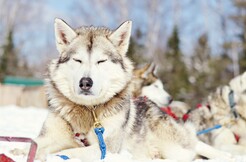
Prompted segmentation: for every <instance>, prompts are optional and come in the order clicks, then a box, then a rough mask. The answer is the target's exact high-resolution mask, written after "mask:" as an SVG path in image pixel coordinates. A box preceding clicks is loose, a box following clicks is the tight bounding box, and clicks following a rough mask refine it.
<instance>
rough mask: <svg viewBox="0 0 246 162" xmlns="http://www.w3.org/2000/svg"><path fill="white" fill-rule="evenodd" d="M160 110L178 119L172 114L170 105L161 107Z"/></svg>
mask: <svg viewBox="0 0 246 162" xmlns="http://www.w3.org/2000/svg"><path fill="white" fill-rule="evenodd" d="M161 110H162V111H163V112H165V113H167V114H168V115H169V116H171V117H172V118H173V119H175V120H178V119H179V118H178V117H177V116H176V115H175V114H174V112H173V111H172V109H171V107H169V106H168V107H162V108H161Z"/></svg>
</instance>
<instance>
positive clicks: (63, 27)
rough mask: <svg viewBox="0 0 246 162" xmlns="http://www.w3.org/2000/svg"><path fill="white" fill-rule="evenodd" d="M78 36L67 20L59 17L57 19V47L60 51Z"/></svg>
mask: <svg viewBox="0 0 246 162" xmlns="http://www.w3.org/2000/svg"><path fill="white" fill-rule="evenodd" d="M76 36H77V34H76V32H75V31H74V30H73V29H72V28H71V27H70V26H69V25H68V24H67V23H66V22H65V21H63V20H61V19H58V18H56V19H55V38H56V48H57V50H58V51H59V52H60V53H62V52H63V51H64V49H65V48H66V47H67V45H69V44H70V43H71V41H72V40H73V39H74V38H75V37H76Z"/></svg>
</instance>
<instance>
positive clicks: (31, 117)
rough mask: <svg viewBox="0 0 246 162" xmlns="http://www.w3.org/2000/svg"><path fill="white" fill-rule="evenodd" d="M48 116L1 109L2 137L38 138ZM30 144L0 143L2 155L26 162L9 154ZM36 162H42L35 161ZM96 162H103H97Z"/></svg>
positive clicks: (238, 161)
mask: <svg viewBox="0 0 246 162" xmlns="http://www.w3.org/2000/svg"><path fill="white" fill-rule="evenodd" d="M47 114H48V111H47V109H42V108H35V107H28V108H19V107H17V106H15V105H10V106H2V107H0V136H13V137H29V138H35V137H37V136H38V134H39V131H40V129H41V127H42V124H43V122H44V120H45V118H46V116H47ZM29 145H30V143H22V142H3V141H0V153H4V154H5V155H7V156H8V157H11V158H12V159H13V160H15V161H16V162H26V157H24V156H14V155H12V154H10V153H9V151H10V150H13V149H14V148H25V147H28V146H29ZM64 161H65V162H81V161H80V160H79V159H69V160H63V159H61V158H60V157H58V156H56V155H48V157H47V162H64ZM103 161H104V162H116V161H117V162H140V161H137V160H133V159H132V156H131V154H130V153H128V152H127V151H123V152H122V153H121V154H111V153H107V156H106V159H105V160H103ZM160 161H165V162H173V161H171V160H145V161H143V160H141V162H160ZM205 161H206V162H225V161H224V160H220V159H212V160H202V159H198V160H195V161H194V162H205ZM35 162H40V161H39V160H35ZM96 162H101V160H97V161H96ZM234 162H246V156H237V157H235V160H234Z"/></svg>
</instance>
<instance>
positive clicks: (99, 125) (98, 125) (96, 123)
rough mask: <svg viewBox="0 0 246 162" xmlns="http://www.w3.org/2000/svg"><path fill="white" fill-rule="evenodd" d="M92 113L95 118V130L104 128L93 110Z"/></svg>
mask: <svg viewBox="0 0 246 162" xmlns="http://www.w3.org/2000/svg"><path fill="white" fill-rule="evenodd" d="M91 113H92V116H93V119H94V128H100V127H102V124H101V123H100V122H99V121H98V119H97V116H96V113H95V111H93V110H92V111H91Z"/></svg>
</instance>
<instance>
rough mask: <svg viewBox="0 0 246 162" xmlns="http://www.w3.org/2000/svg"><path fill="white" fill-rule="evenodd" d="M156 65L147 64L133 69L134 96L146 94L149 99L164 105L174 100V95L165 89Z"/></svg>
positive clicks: (160, 105) (158, 104)
mask: <svg viewBox="0 0 246 162" xmlns="http://www.w3.org/2000/svg"><path fill="white" fill-rule="evenodd" d="M155 71H156V66H155V65H154V64H147V65H146V66H144V67H143V68H139V69H135V70H134V71H133V79H132V82H131V84H132V90H133V97H134V98H136V97H139V96H146V97H147V98H148V99H149V100H151V101H152V102H154V103H155V104H157V106H159V107H164V106H167V105H169V104H170V103H171V102H172V97H171V96H170V94H169V93H168V92H166V90H165V89H164V85H163V83H162V81H161V80H160V79H159V78H158V77H157V76H156V74H155Z"/></svg>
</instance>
